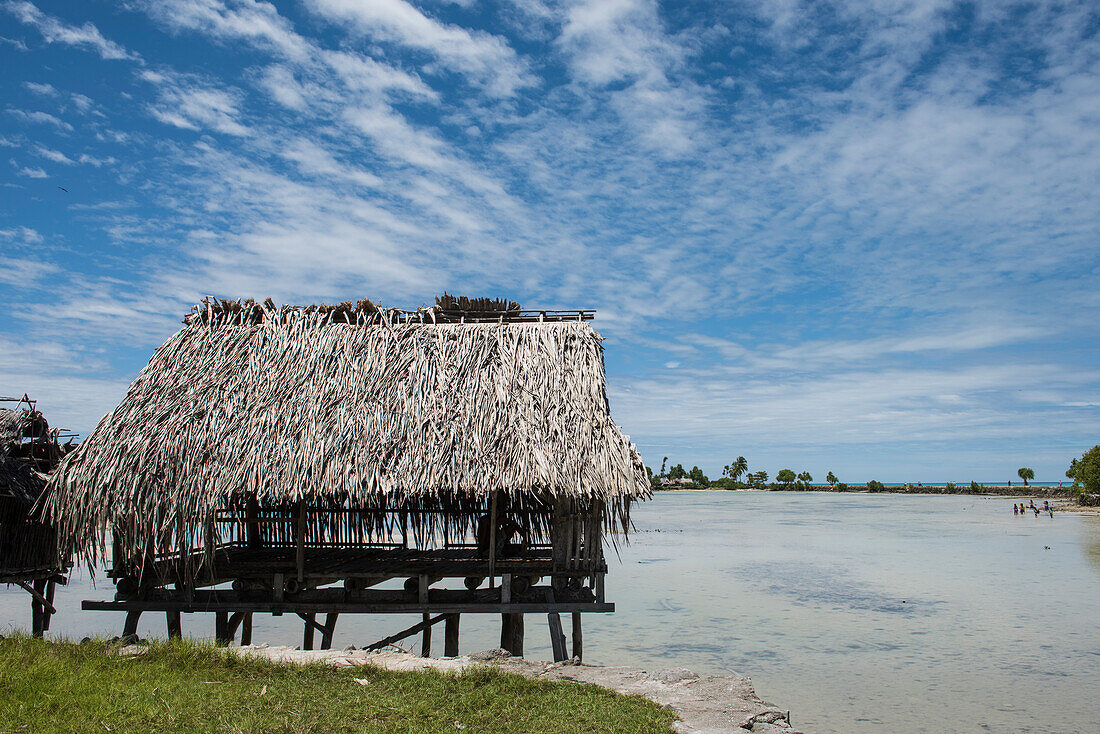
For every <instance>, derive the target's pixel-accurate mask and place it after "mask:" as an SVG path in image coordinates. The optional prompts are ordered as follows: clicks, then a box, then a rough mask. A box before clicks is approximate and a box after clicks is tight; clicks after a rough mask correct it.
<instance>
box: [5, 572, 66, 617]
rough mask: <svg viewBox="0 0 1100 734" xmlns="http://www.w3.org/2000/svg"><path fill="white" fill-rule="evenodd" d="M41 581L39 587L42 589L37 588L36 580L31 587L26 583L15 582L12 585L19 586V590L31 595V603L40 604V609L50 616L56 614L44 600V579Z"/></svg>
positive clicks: (45, 599) (51, 606)
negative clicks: (32, 600)
mask: <svg viewBox="0 0 1100 734" xmlns="http://www.w3.org/2000/svg"><path fill="white" fill-rule="evenodd" d="M41 581H42V582H43V583H42V584H41V586H42V587H43V588H41V589H40V588H38V587H39V582H38V580H36V581H35V582H34V586H31V585H30V584H28V583H27V582H26V581H15V582H13V583H15V584H16V585H17V586H19V587H20V588H22V589H23V590H24V591H26V592H27V593H28V594H30V595H31V597H32V598H33V599H34V602H32V603H34V604H40V605H41V606H42V608H44V609H45V610H46V611H48V612H49V613H50V614H57V610H56V609H55V608H54V606H53V604H50V602H49V600H48V599H47V598H46V595H45V579H41Z"/></svg>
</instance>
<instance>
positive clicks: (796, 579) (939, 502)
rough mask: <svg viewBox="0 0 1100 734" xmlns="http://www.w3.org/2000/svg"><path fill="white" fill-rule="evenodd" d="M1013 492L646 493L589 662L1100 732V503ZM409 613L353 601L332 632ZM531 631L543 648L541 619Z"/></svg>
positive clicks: (850, 721) (58, 626)
mask: <svg viewBox="0 0 1100 734" xmlns="http://www.w3.org/2000/svg"><path fill="white" fill-rule="evenodd" d="M1014 501H1016V500H1014V499H1012V498H1009V499H998V498H980V497H970V496H948V497H938V496H912V495H866V494H844V495H838V494H826V493H820V494H818V493H774V492H771V493H769V492H675V493H662V494H659V495H658V496H657V497H655V498H654V499H653V501H651V502H648V503H646V504H644V505H642V506H641V507H639V508H638V509H637V511H636V512H635V522H636V525H637V529H638V532H637V533H636V534H635V535H633V536H632V541H631V544H630V545H629V546H627V547H624V548H622V549H621V556H620V558H619V559H616V558H615V555H614V552H613V551H611V552H610V555H611V558H610V561H609V562H610V564H611V566H612V569H611V574H610V575H609V578H608V589H607V593H608V599H609V600H611V601H615V602H616V603H617V604H618V612H616V613H615V614H611V615H587V616H586V618H585V625H586V627H585V651H586V653H585V655H586V660H588V661H589V662H596V663H615V664H632V665H640V666H642V667H676V666H683V667H688V668H692V669H695V670H697V671H699V672H710V673H725V672H730V671H736V672H738V673H742V674H745V675H748V676H750V677H751V678H752V679H753V682H754V684H755V686H756V689H757V691H758V692H759V693H760V695H761V696H763V697H764V698H766V699H768V700H771V701H774V702H775V703H776V704H777V705H779V706H780V707H781V708H783V709H790V710H791V712H792V714H791V716H792V720H793V721H794V723H795V725H796V726H799V727H803V728H805V729H806V730H807V731H811V732H870V731H882V730H884V729H886V730H891V731H904V732H951V731H960V732H961V731H996V732H1002V731H1015V732H1040V731H1041V732H1052V731H1057V732H1100V703H1097V702H1100V625H1097V610H1100V517H1097V516H1079V515H1071V514H1068V513H1067V514H1056V515H1055V517H1054V518H1053V519H1051V518H1049V517H1045V516H1043V517H1034V516H1033V515H1027V516H1023V517H1015V516H1013V514H1012V503H1013V502H1014ZM1046 546H1049V549H1047V548H1046ZM111 591H112V589H110V587H109V586H105V585H104V584H102V583H101V584H100V588H99V589H97V590H93V589H90V588H89V587H88V584H87V581H86V579H85V578H84V577H78V578H76V579H74V582H73V584H72V585H71V586H70V587H69V588H68V589H61V590H60V591H59V596H58V602H59V607H60V609H61V616H60V617H58V618H55V621H54V630H53V631H52V632H53V633H60V634H65V635H68V636H76V637H78V636H82V635H85V634H97V633H98V634H118V631H119V629H120V628H121V624H122V619H121V615H118V614H114V613H105V612H84V613H81V612H79V611H77V609H78V607H79V601H80V599H81V598H109V596H110V594H111ZM26 598H27V597H26V595H25V594H23V593H22V592H18V593H17V592H15V591H9V592H6V593H0V623H6V624H8V625H11V624H15V625H18V626H24V627H25V626H26V625H27V623H28V621H29V605H28V604H27V603H26ZM291 620H292V618H290V617H285V616H284V617H282V618H280V619H273V618H270V617H257V618H256V631H255V640H256V641H257V642H262V641H268V642H272V643H281V644H297V643H298V642H300V639H301V637H300V636H301V626H300V624H297V623H295V622H294V621H291ZM479 620H480V621H479ZM412 621H414V619H413V618H410V617H374V616H364V617H352V616H350V615H348V616H345V617H342V618H341V619H340V626H339V628H338V631H337V635H336V646H337V647H342V646H344V645H348V644H355V645H362V644H366V643H369V642H372V641H373V640H375V639H378V638H380V637H382V636H384V635H386V634H388V633H391V632H393V631H395V630H397V629H400V628H401V627H403V626H406V625H407V624H410V623H412ZM498 624H499V623H498V622H497V621H496V619H493V618H489V617H478V616H477V615H466V616H464V617H463V619H462V649H463V651H469V650H475V649H483V648H485V647H492V646H495V645H496V643H497V639H496V636H497V635H498V634H499V627H498ZM163 625H164V621H163V617H151V618H150V619H148V620H145V619H143V622H142V627H141V629H140V632H141V634H142V635H163V634H164V626H163ZM184 625H185V631H186V632H188V633H189V634H195V635H210V634H212V631H213V620H212V618H211V617H210V615H185V617H184ZM440 632H441V631H440ZM440 636H441V634H440ZM441 642H442V641H441V640H437V646H441ZM526 645H527V653H528V656H530V657H543V658H548V657H549V656H550V651H549V645H548V640H547V633H546V625H545V620H544V618H542V617H541V616H540V615H530V616H529V617H528V619H527V640H526Z"/></svg>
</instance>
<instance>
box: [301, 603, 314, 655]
mask: <svg viewBox="0 0 1100 734" xmlns="http://www.w3.org/2000/svg"><path fill="white" fill-rule="evenodd" d="M301 617H302V619H304V620H305V623H306V629H305V632H303V633H302V649H303V650H312V649H313V630H314V626H313V623H314V622H316V621H317V615H316V614H314V613H312V612H310V613H308V614H302V615H301Z"/></svg>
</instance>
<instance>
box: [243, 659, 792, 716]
mask: <svg viewBox="0 0 1100 734" xmlns="http://www.w3.org/2000/svg"><path fill="white" fill-rule="evenodd" d="M228 649H229V650H230V651H232V652H235V653H237V654H239V655H245V656H256V657H263V658H268V659H270V660H276V661H280V662H294V663H306V662H324V663H327V664H329V665H335V666H339V667H356V666H361V665H377V666H379V667H381V668H386V669H389V670H425V669H428V668H434V669H436V670H442V671H455V672H457V671H461V670H463V669H464V668H467V667H469V666H471V665H494V666H497V667H499V668H501V669H503V670H505V671H508V672H511V673H518V674H519V675H523V676H526V677H528V678H541V679H544V680H571V681H577V682H580V683H590V684H594V685H598V686H603V687H605V688H610V689H611V690H614V691H618V692H619V693H625V694H639V695H642V696H645V697H646V698H648V699H650V700H651V701H655V702H656V703H659V704H661V705H663V706H668V707H669V708H671V709H672V710H673V711H675V712H676V713H677V714H678V715H679V717H680V721H678V722H677V723H676V725H675V727H676V731H677V732H682V733H684V734H687V733H689V732H690V733H692V734H719V733H721V732H746V731H750V732H754V734H799V732H798V731H797V730H796V729H792V728H791V726H790V724H789V723H788V721H787V717H788V713H787V712H786V711H780V710H779V709H778V708H776V707H775V706H773V705H771V704H769V703H767V702H765V701H762V700H761V699H760V698H759V697H757V695H756V692H755V691H754V690H753V687H752V681H750V680H749V679H748V678H745V677H743V676H739V675H727V676H711V675H706V676H702V675H697V674H695V673H693V672H691V671H690V670H687V669H685V668H673V669H670V670H659V671H646V670H642V669H641V668H627V667H605V666H599V665H581V664H577V663H572V662H565V663H545V662H539V661H535V660H525V659H523V658H514V657H511V656H509V655H508V653H507V652H505V651H504V650H486V651H484V652H479V653H473V654H470V655H462V656H460V657H456V658H421V657H417V656H415V655H410V654H409V653H405V652H397V651H381V652H367V651H365V650H353V649H350V648H349V649H346V650H309V651H305V650H298V649H295V648H292V647H282V646H268V645H255V646H249V647H231V648H228Z"/></svg>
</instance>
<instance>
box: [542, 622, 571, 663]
mask: <svg viewBox="0 0 1100 734" xmlns="http://www.w3.org/2000/svg"><path fill="white" fill-rule="evenodd" d="M546 617H547V621H548V622H549V623H550V647H551V648H553V650H554V662H555V663H560V662H562V661H563V660H568V659H569V653H568V651H567V650H566V649H565V633H564V632H562V629H561V615H560V614H558V613H557V612H550V613H549V614H547V615H546Z"/></svg>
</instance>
